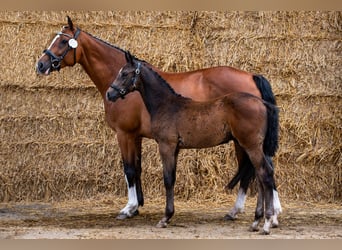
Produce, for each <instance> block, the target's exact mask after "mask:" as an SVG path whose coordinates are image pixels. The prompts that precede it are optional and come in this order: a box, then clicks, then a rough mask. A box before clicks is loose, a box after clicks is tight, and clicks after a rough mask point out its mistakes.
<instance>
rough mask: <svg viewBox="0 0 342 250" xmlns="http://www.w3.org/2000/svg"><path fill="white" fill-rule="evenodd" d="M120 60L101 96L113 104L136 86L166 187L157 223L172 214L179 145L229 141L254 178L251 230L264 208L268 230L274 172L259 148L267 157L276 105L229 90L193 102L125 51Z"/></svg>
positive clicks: (274, 133) (273, 147)
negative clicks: (243, 155)
mask: <svg viewBox="0 0 342 250" xmlns="http://www.w3.org/2000/svg"><path fill="white" fill-rule="evenodd" d="M126 60H127V64H126V65H125V66H124V67H123V68H122V69H121V70H120V72H119V74H118V76H117V78H116V79H115V80H114V82H113V83H112V84H111V85H110V87H109V89H108V91H107V94H106V98H107V100H109V101H113V102H115V101H116V100H118V99H119V98H125V96H126V95H127V94H128V93H130V92H133V91H135V90H137V91H138V92H139V93H140V94H141V96H142V99H143V101H144V103H145V106H146V108H147V111H148V112H149V114H150V117H151V133H152V136H153V138H154V139H155V140H156V141H157V143H158V148H159V154H160V158H161V161H162V164H163V176H164V186H165V189H166V208H165V215H164V217H163V218H162V219H161V220H160V221H159V222H158V224H157V227H167V225H168V223H169V222H170V219H171V218H172V216H173V214H174V185H175V181H176V167H177V158H178V153H179V151H180V149H189V148H207V147H213V146H217V145H220V144H223V143H227V142H229V141H231V140H233V141H235V142H237V143H238V144H239V145H240V146H241V149H242V150H243V151H244V152H245V153H246V154H247V155H248V157H249V159H250V160H251V162H252V164H253V167H254V168H255V173H256V177H257V184H258V199H257V208H256V211H255V221H254V222H253V224H252V226H251V229H252V230H253V231H257V230H258V224H259V221H260V219H261V218H262V217H264V210H265V224H264V227H263V233H264V234H269V232H270V226H271V221H272V218H271V217H272V216H273V214H274V209H273V184H274V180H273V173H274V171H273V165H272V164H271V163H270V162H269V159H267V158H266V155H265V153H264V152H267V153H268V154H269V155H271V154H274V153H275V151H276V149H277V144H276V143H275V141H276V140H275V138H274V137H277V134H278V123H277V118H276V116H277V113H278V109H277V107H276V106H274V105H272V104H269V103H267V102H266V101H263V100H262V99H260V98H258V97H255V96H254V95H251V94H249V93H245V92H233V93H230V94H227V95H225V96H223V97H219V98H216V99H213V100H210V101H206V102H198V101H194V100H192V99H190V98H187V97H183V96H181V95H179V94H177V93H176V92H175V91H174V90H173V89H172V88H171V86H170V85H169V84H168V83H167V82H166V81H165V80H164V79H163V78H162V77H161V76H160V75H158V74H157V73H156V72H155V71H154V70H152V68H151V67H149V66H148V65H147V64H146V63H144V62H143V61H140V60H138V59H135V58H133V57H132V55H131V54H130V53H129V52H127V53H126ZM127 105H129V103H127ZM123 115H124V114H123ZM264 206H265V209H264Z"/></svg>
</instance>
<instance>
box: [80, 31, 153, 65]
mask: <svg viewBox="0 0 342 250" xmlns="http://www.w3.org/2000/svg"><path fill="white" fill-rule="evenodd" d="M82 31H83V32H84V33H86V34H87V35H89V36H91V37H92V38H94V39H95V40H97V41H100V42H102V43H104V44H106V45H108V46H109V47H111V48H114V49H117V50H119V51H121V52H122V53H126V52H127V50H124V49H122V48H120V47H118V46H116V45H113V44H111V43H109V42H107V41H105V40H102V39H101V38H99V37H97V36H95V35H93V34H90V33H89V32H87V31H84V30H82ZM132 56H133V58H134V59H135V60H138V61H141V62H144V63H148V62H146V61H144V60H141V59H139V58H137V57H136V56H134V55H132Z"/></svg>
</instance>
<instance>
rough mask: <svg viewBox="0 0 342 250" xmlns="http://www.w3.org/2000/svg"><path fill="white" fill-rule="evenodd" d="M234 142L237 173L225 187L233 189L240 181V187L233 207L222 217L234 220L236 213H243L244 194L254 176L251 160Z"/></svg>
mask: <svg viewBox="0 0 342 250" xmlns="http://www.w3.org/2000/svg"><path fill="white" fill-rule="evenodd" d="M234 143H235V153H236V157H237V161H238V165H239V169H238V173H237V174H236V175H235V177H234V178H233V179H232V180H231V182H230V183H229V184H228V185H227V188H229V189H233V188H234V186H235V185H236V184H237V183H238V182H239V181H240V187H239V191H238V196H237V198H236V201H235V204H234V207H233V208H232V209H231V210H230V211H229V213H228V214H227V215H226V216H225V217H224V219H225V220H235V219H236V218H237V214H239V213H243V211H244V206H245V201H246V196H247V189H248V186H249V184H250V182H251V180H252V179H253V178H254V176H255V173H254V167H253V164H252V163H251V161H250V160H249V157H248V155H247V154H246V152H245V151H244V150H243V148H242V147H241V146H240V145H239V144H238V142H236V141H235V142H234Z"/></svg>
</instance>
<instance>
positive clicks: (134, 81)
mask: <svg viewBox="0 0 342 250" xmlns="http://www.w3.org/2000/svg"><path fill="white" fill-rule="evenodd" d="M140 67H141V63H140V62H138V66H137V68H136V69H135V71H134V73H135V74H134V76H133V77H132V81H131V84H129V85H128V86H127V89H128V88H129V86H130V85H133V90H136V89H137V86H136V84H135V83H136V81H137V80H138V76H139V75H140V72H141V71H140ZM110 87H111V88H113V89H115V90H116V91H117V92H119V94H120V97H121V98H122V99H124V98H125V95H127V94H128V91H127V89H124V88H119V87H118V86H116V85H114V84H111V85H110Z"/></svg>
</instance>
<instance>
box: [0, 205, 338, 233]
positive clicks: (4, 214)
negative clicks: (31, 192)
mask: <svg viewBox="0 0 342 250" xmlns="http://www.w3.org/2000/svg"><path fill="white" fill-rule="evenodd" d="M229 204H232V203H230V202H229ZM254 204H255V201H254V199H252V198H250V199H248V200H247V203H246V208H245V212H244V213H243V214H241V215H240V216H239V218H238V219H237V220H235V221H225V220H223V217H224V215H225V214H226V212H227V211H228V207H227V204H220V203H212V202H201V203H196V202H177V201H176V202H175V207H176V213H175V215H174V217H173V219H172V222H171V224H170V225H169V226H168V228H165V229H160V228H156V227H155V225H156V223H157V222H158V221H159V219H161V217H162V215H163V209H164V203H163V201H162V200H158V201H153V202H146V204H145V206H144V207H142V208H140V215H139V216H136V217H134V218H131V219H127V220H117V219H116V218H115V217H116V215H117V213H118V211H119V210H120V208H122V207H123V206H124V205H125V200H124V199H120V200H118V201H115V202H113V201H112V200H110V199H107V200H106V199H104V200H103V199H102V200H100V201H98V200H96V201H95V200H87V201H75V202H62V203H0V239H122V238H123V239H131V238H133V239H154V238H167V239H179V238H180V239H197V238H200V239H208V238H209V239H231V238H233V239H246V238H247V239H249V238H253V239H259V238H260V239H262V238H269V239H274V238H275V239H309V238H310V239H311V238H314V239H317V238H318V239H326V238H328V239H342V205H341V204H313V203H303V202H298V201H291V202H289V201H287V202H285V201H284V199H283V200H282V206H283V213H282V214H281V216H280V217H279V221H280V226H279V228H274V229H272V231H271V234H270V235H266V236H265V235H260V234H259V233H257V232H249V231H248V228H249V226H250V224H251V223H252V221H253V216H254Z"/></svg>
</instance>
